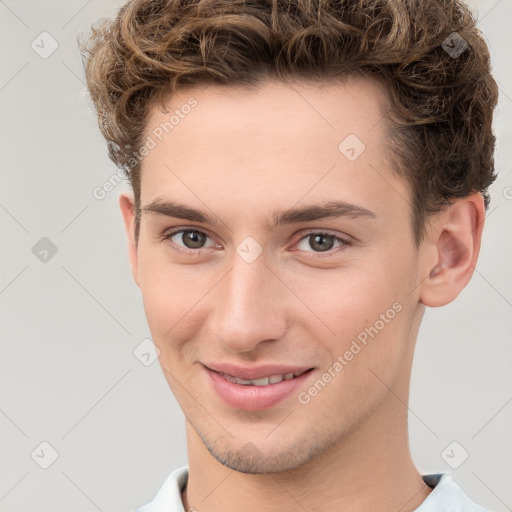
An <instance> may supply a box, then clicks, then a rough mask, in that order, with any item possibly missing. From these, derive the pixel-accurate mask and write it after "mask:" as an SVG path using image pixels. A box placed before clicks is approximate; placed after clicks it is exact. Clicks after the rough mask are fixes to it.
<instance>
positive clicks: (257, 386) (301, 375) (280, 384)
mask: <svg viewBox="0 0 512 512" xmlns="http://www.w3.org/2000/svg"><path fill="white" fill-rule="evenodd" d="M203 368H204V370H205V372H206V374H207V380H208V382H207V387H208V389H210V391H211V392H212V393H213V395H214V397H216V398H220V399H221V401H222V402H223V403H224V404H226V405H228V406H230V407H232V408H234V409H238V410H243V411H261V410H265V409H270V408H271V407H273V406H275V405H277V404H278V403H279V402H283V401H284V400H285V399H286V398H289V397H290V396H292V395H293V394H294V392H295V394H297V393H298V392H299V389H300V388H301V387H304V388H305V387H306V383H307V380H309V379H310V378H311V375H312V374H313V373H314V370H315V368H307V369H299V370H297V371H293V372H290V371H286V372H284V373H277V372H276V371H275V369H274V370H273V371H271V372H268V370H267V372H268V373H267V375H264V374H262V369H261V368H260V369H258V373H259V376H258V378H242V377H240V376H236V375H232V373H236V371H235V372H233V371H232V373H226V372H223V371H218V370H213V369H211V368H209V367H208V366H205V365H203ZM251 371H252V370H251ZM251 371H249V370H247V371H245V373H246V375H247V373H251ZM238 373H243V372H238ZM252 373H254V371H252Z"/></svg>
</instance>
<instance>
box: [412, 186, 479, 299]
mask: <svg viewBox="0 0 512 512" xmlns="http://www.w3.org/2000/svg"><path fill="white" fill-rule="evenodd" d="M484 221H485V206H484V199H483V196H482V195H481V194H479V193H476V194H472V195H470V196H468V197H463V198H460V199H456V200H455V201H454V202H453V203H452V204H451V205H450V206H449V207H447V209H446V210H443V211H442V212H441V213H439V214H438V215H436V216H435V218H434V221H433V222H432V223H431V228H432V229H429V235H428V240H425V241H424V243H426V244H427V245H428V246H430V247H428V248H427V253H428V254H429V255H431V257H429V258H428V261H427V262H426V265H425V266H424V273H423V275H427V276H428V277H427V278H426V279H425V280H424V281H423V282H422V284H421V288H420V301H421V302H422V303H423V304H424V305H425V306H429V307H439V306H444V305H446V304H449V303H450V302H452V301H453V300H454V299H455V298H456V297H457V296H458V295H459V293H460V292H461V291H462V290H463V289H464V287H465V286H466V285H467V284H468V282H469V280H470V279H471V276H472V275H473V271H474V269H475V265H476V262H477V259H478V253H479V252H480V242H481V238H482V230H483V227H484Z"/></svg>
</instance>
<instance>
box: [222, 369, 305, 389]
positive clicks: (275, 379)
mask: <svg viewBox="0 0 512 512" xmlns="http://www.w3.org/2000/svg"><path fill="white" fill-rule="evenodd" d="M311 370H313V368H309V369H308V370H302V371H298V372H290V373H281V374H276V375H270V376H268V377H261V378H259V379H241V378H239V377H234V376H233V375H229V374H228V373H222V372H217V371H215V370H212V371H213V372H215V373H217V374H219V375H221V376H222V377H224V378H225V379H226V380H227V381H229V382H232V383H233V384H241V385H242V386H258V387H265V386H269V385H271V384H279V383H280V382H283V380H292V379H295V378H297V377H300V376H301V375H303V374H305V373H307V372H309V371H311Z"/></svg>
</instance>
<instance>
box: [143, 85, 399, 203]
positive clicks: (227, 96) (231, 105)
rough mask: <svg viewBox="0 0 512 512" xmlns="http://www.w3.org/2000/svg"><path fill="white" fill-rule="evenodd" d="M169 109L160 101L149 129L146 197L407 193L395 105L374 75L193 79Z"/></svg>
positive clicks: (227, 199) (360, 199)
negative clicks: (399, 167)
mask: <svg viewBox="0 0 512 512" xmlns="http://www.w3.org/2000/svg"><path fill="white" fill-rule="evenodd" d="M166 109H167V112H162V111H161V110H160V109H158V108H156V107H155V108H154V109H153V110H152V111H151V115H150V117H149V121H148V125H147V129H146V137H148V139H149V138H151V139H152V140H153V142H154V147H153V148H152V149H151V150H150V151H149V152H148V154H147V155H146V156H145V157H144V160H143V165H142V179H141V202H142V204H143V205H144V204H147V203H149V202H151V201H153V200H155V199H156V198H158V197H162V196H163V195H166V194H167V193H168V194H175V196H174V197H177V196H178V197H183V196H186V197H187V198H188V199H189V200H190V201H189V203H190V202H192V203H193V204H194V205H195V206H197V207H198V206H200V201H201V200H203V202H207V201H205V199H206V198H209V199H210V201H211V202H212V201H213V202H215V201H216V200H218V201H221V202H223V204H224V205H226V206H227V205H228V204H231V205H232V206H234V205H235V204H236V201H238V206H241V205H242V203H244V204H243V205H244V209H248V208H249V206H250V205H253V206H255V207H257V206H258V205H260V206H261V204H262V201H265V202H267V203H268V204H269V206H273V207H281V206H283V202H284V203H286V205H288V206H291V205H292V204H295V203H297V202H298V201H301V200H302V198H304V201H306V200H307V199H313V198H314V197H316V198H322V199H332V198H333V195H335V196H336V197H337V198H339V199H340V200H345V201H347V202H350V203H355V204H360V205H361V206H363V204H364V206H366V207H368V208H369V209H372V210H373V211H375V210H377V211H378V210H379V204H378V202H379V197H378V196H379V195H380V202H382V199H383V198H384V199H385V197H386V196H385V194H386V192H392V191H393V189H394V190H395V191H394V192H393V194H395V195H396V194H397V190H396V189H397V187H398V188H399V189H401V193H402V195H403V194H405V195H407V192H406V190H405V184H404V183H402V182H401V181H402V180H398V181H399V183H395V181H397V178H396V177H395V176H393V175H392V173H390V172H389V169H388V168H387V162H386V158H385V155H386V150H387V145H386V133H387V126H386V117H385V116H386V113H387V112H388V109H389V103H388V98H387V95H386V92H385V91H384V89H383V86H381V85H380V84H379V83H377V82H375V81H372V80H369V79H365V78H353V79H350V80H346V81H343V82H339V83H324V84H319V83H314V82H289V83H283V82H275V81H267V82H264V83H262V84H261V85H260V86H258V87H256V88H251V89H248V88H245V87H232V86H217V85H213V86H212V85H210V86H203V87H194V88H189V89H187V90H182V91H180V92H178V93H177V94H176V95H175V96H173V97H172V98H171V100H170V101H169V102H168V103H167V104H166ZM398 192H399V193H400V191H398ZM383 194H384V196H383ZM198 200H199V201H198ZM376 202H377V204H376ZM271 203H273V204H271ZM372 203H373V204H372ZM203 206H204V205H203ZM216 206H217V208H220V207H222V206H223V205H222V204H220V203H219V204H217V205H216ZM402 207H403V205H402Z"/></svg>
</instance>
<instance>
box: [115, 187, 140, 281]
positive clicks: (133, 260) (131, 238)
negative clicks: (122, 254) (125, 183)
mask: <svg viewBox="0 0 512 512" xmlns="http://www.w3.org/2000/svg"><path fill="white" fill-rule="evenodd" d="M119 208H120V210H121V214H122V216H123V221H124V227H125V231H126V237H127V239H128V256H129V259H130V269H131V273H132V276H133V279H134V281H135V283H136V284H137V286H139V287H140V285H139V266H138V255H137V244H136V242H135V212H134V201H133V197H131V196H129V195H127V194H121V195H120V196H119Z"/></svg>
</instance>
